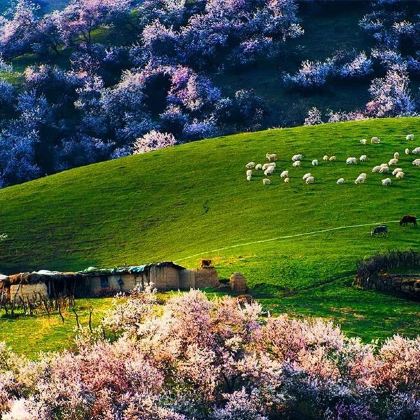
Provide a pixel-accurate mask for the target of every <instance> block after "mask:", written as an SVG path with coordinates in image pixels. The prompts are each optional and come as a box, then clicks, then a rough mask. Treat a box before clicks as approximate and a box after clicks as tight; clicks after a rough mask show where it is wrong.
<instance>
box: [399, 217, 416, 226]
mask: <svg viewBox="0 0 420 420" xmlns="http://www.w3.org/2000/svg"><path fill="white" fill-rule="evenodd" d="M409 223H412V224H413V226H417V218H416V216H409V215H406V216H404V217H403V218H402V219H401V220H400V226H407V225H408V224H409Z"/></svg>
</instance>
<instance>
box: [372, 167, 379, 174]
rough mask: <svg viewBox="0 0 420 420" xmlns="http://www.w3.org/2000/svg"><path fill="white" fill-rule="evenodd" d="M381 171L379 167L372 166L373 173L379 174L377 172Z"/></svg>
mask: <svg viewBox="0 0 420 420" xmlns="http://www.w3.org/2000/svg"><path fill="white" fill-rule="evenodd" d="M380 170H381V166H374V167H373V169H372V172H373V173H379V171H380Z"/></svg>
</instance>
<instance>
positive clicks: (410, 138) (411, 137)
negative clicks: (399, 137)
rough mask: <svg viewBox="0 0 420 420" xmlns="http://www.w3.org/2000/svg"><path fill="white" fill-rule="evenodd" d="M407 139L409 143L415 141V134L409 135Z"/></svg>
mask: <svg viewBox="0 0 420 420" xmlns="http://www.w3.org/2000/svg"><path fill="white" fill-rule="evenodd" d="M405 139H406V140H408V141H410V140H414V134H407V135H406V137H405Z"/></svg>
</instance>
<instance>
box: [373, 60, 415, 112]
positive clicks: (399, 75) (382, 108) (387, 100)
mask: <svg viewBox="0 0 420 420" xmlns="http://www.w3.org/2000/svg"><path fill="white" fill-rule="evenodd" d="M408 84H409V78H408V74H407V72H406V70H405V69H404V68H400V67H398V66H396V67H393V68H391V69H390V70H388V71H387V73H386V75H385V77H384V78H379V79H374V80H373V81H372V84H371V86H370V88H369V92H370V94H371V97H372V99H371V101H369V102H368V103H367V104H366V111H367V113H368V114H369V115H371V116H375V117H385V116H389V117H392V116H396V115H413V114H414V112H415V102H414V100H413V98H412V97H411V94H410V90H409V86H408Z"/></svg>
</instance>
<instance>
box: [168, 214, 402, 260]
mask: <svg viewBox="0 0 420 420" xmlns="http://www.w3.org/2000/svg"><path fill="white" fill-rule="evenodd" d="M399 222H400V221H399V220H387V221H385V222H379V223H378V222H372V223H363V224H360V225H347V226H338V227H335V228H328V229H321V230H314V231H312V232H305V233H297V234H294V235H285V236H276V237H274V238H269V239H261V240H259V241H252V242H243V243H240V244H236V245H229V246H224V247H223V248H217V249H212V250H209V251H202V252H199V253H197V254H194V255H190V256H188V257H184V258H179V259H177V260H176V262H181V261H185V260H189V259H190V258H195V257H199V256H201V255H208V254H213V253H215V252H219V251H226V250H228V249H234V248H240V247H242V246H248V245H256V244H264V243H266V242H274V241H280V240H282V239H293V238H301V237H304V236H313V235H318V234H320V233H327V232H334V231H337V230H346V229H354V228H360V227H367V226H376V225H381V224H385V223H399Z"/></svg>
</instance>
